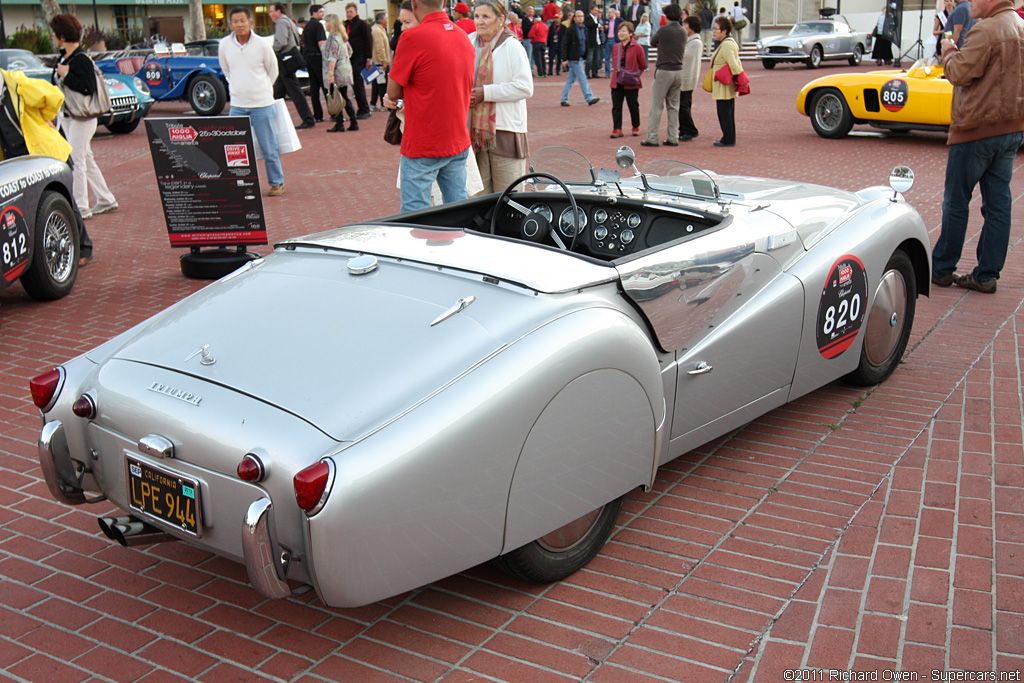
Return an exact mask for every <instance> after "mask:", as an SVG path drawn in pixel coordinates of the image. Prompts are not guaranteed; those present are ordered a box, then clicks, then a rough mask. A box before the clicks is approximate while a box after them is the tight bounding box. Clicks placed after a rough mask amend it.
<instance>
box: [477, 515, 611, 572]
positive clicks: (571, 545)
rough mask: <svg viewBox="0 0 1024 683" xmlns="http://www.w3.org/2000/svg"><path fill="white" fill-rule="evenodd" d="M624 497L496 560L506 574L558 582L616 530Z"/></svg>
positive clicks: (585, 560)
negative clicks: (616, 521) (616, 522)
mask: <svg viewBox="0 0 1024 683" xmlns="http://www.w3.org/2000/svg"><path fill="white" fill-rule="evenodd" d="M621 509H622V498H621V497H620V498H616V499H615V500H613V501H612V502H610V503H608V504H607V505H602V506H601V507H599V508H597V509H596V510H593V511H592V512H589V513H587V514H585V515H583V516H582V517H580V518H579V519H576V520H573V521H572V522H569V523H568V524H566V525H565V526H563V527H561V528H559V529H555V530H554V531H552V532H551V533H549V534H546V535H544V536H542V537H540V538H538V539H537V540H536V541H532V542H530V543H527V544H526V545H524V546H523V547H521V548H516V549H515V550H513V551H512V552H510V553H506V554H504V555H501V556H500V557H496V558H495V559H494V561H493V562H494V565H495V566H496V567H498V569H500V570H502V571H503V572H505V573H506V574H510V575H512V576H515V577H517V578H520V579H523V580H524V581H532V582H534V583H550V582H551V581H559V580H561V579H564V578H565V577H567V576H569V575H570V574H572V573H573V572H575V571H577V570H579V569H581V568H582V567H583V566H584V565H586V564H587V562H590V560H592V559H593V558H594V556H595V555H597V553H598V552H600V550H601V548H602V547H604V544H605V541H607V540H608V537H609V536H610V535H611V533H612V530H613V529H615V520H616V519H618V517H619V510H621Z"/></svg>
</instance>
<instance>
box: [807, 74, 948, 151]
mask: <svg viewBox="0 0 1024 683" xmlns="http://www.w3.org/2000/svg"><path fill="white" fill-rule="evenodd" d="M952 102H953V85H952V84H951V83H950V82H949V81H947V80H946V78H945V77H944V75H943V70H942V64H940V63H938V62H937V60H936V59H935V58H934V57H931V58H928V59H921V60H918V61H917V62H915V63H914V65H913V66H911V67H910V68H909V69H907V70H905V71H896V70H893V69H888V70H884V71H867V72H864V73H845V74H835V75H832V76H824V77H822V78H817V79H815V80H813V81H811V82H810V83H808V84H807V85H805V86H804V87H803V89H802V90H801V91H800V94H799V95H797V97H796V108H797V111H799V112H800V113H801V114H803V115H805V116H809V117H810V118H811V126H812V127H813V128H814V132H816V133H817V134H818V135H820V136H821V137H823V138H841V137H845V136H846V135H847V133H849V132H850V129H852V128H853V126H854V125H855V124H856V125H860V124H864V125H869V126H873V127H875V128H882V129H884V130H892V131H910V130H926V131H939V132H949V113H950V106H951V104H952Z"/></svg>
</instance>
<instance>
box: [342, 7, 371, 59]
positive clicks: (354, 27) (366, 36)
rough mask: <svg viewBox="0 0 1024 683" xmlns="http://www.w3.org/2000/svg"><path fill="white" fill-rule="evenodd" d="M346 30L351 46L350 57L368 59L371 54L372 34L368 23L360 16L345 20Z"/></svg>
mask: <svg viewBox="0 0 1024 683" xmlns="http://www.w3.org/2000/svg"><path fill="white" fill-rule="evenodd" d="M345 30H346V31H348V42H349V45H351V46H352V59H356V58H357V56H358V57H362V58H363V59H368V58H369V57H370V55H372V54H373V34H371V33H370V25H369V24H367V23H366V22H365V21H363V20H362V18H360V17H356V18H355V19H351V20H349V21H346V22H345Z"/></svg>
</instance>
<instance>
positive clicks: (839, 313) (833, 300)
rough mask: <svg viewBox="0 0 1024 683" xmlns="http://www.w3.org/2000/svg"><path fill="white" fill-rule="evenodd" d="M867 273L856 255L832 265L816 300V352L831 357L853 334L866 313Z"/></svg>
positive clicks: (853, 336) (849, 341)
mask: <svg viewBox="0 0 1024 683" xmlns="http://www.w3.org/2000/svg"><path fill="white" fill-rule="evenodd" d="M867 298H868V276H867V273H866V272H865V271H864V264H863V263H861V262H860V259H858V258H857V257H856V256H850V255H847V256H843V257H842V258H840V259H839V260H838V261H836V262H835V263H834V264H833V265H832V270H831V271H830V272H829V274H828V279H827V280H826V281H825V287H824V289H823V290H822V292H821V302H820V303H819V304H818V323H817V330H816V332H815V336H816V338H817V341H818V352H819V353H821V355H822V356H824V357H825V358H829V359H831V358H835V357H837V356H838V355H839V354H841V353H842V352H843V351H845V350H846V349H848V348H850V344H852V343H853V340H854V339H856V338H857V332H859V331H860V328H861V325H862V324H863V322H864V318H865V317H867V311H866V310H865V309H866V307H867Z"/></svg>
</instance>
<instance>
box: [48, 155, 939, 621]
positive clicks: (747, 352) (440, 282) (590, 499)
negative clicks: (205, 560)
mask: <svg viewBox="0 0 1024 683" xmlns="http://www.w3.org/2000/svg"><path fill="white" fill-rule="evenodd" d="M617 161H618V162H619V166H620V168H621V169H628V171H627V175H629V177H628V178H623V177H620V173H622V171H620V170H611V171H606V170H602V171H595V170H594V169H593V168H592V167H591V165H590V164H589V163H588V162H587V160H586V159H584V158H583V157H582V156H580V155H579V154H576V153H575V152H572V151H570V150H567V149H561V148H555V149H552V148H546V149H544V150H540V151H538V153H537V154H535V156H534V158H533V159H532V161H531V167H532V171H534V172H533V173H532V174H531V175H530V176H528V177H526V178H524V179H523V180H522V182H521V183H520V184H519V185H518V186H513V188H516V187H518V189H513V188H510V189H509V190H506V191H505V192H503V193H502V194H501V195H500V196H498V195H492V196H486V197H478V198H473V199H469V200H466V201H463V202H458V203H455V204H450V205H445V206H441V207H436V208H431V209H425V210H422V211H418V212H415V213H409V214H404V215H400V216H393V217H389V218H384V219H380V220H377V221H370V222H367V223H362V224H358V225H351V226H347V227H343V228H338V229H335V230H330V231H328V232H323V233H319V234H315V235H309V236H307V237H302V238H298V239H292V240H288V241H286V242H282V243H280V244H278V245H276V249H275V250H274V252H273V253H272V254H271V255H269V256H267V257H266V258H263V259H261V260H258V261H254V262H252V263H251V264H249V265H247V266H245V267H243V268H242V269H240V270H238V271H236V272H234V273H232V274H231V275H228V276H227V277H225V278H223V279H222V280H220V281H218V282H216V283H215V284H212V285H210V286H209V287H207V288H205V289H203V290H202V291H200V292H198V293H196V294H195V295H193V296H190V297H189V298H187V299H185V300H183V301H181V302H180V303H178V304H176V305H175V306H172V307H171V308H169V309H167V310H166V311H164V312H162V313H160V314H158V315H156V316H154V317H153V318H151V319H149V320H148V321H146V322H144V323H142V324H140V325H138V326H137V327H135V328H134V329H131V330H129V331H127V332H125V333H123V334H121V335H119V336H117V337H115V338H114V339H112V340H110V341H108V342H107V343H105V344H103V345H101V346H99V347H97V348H96V349H94V350H92V351H90V352H88V353H86V354H84V355H82V356H80V357H78V358H75V359H73V360H70V361H68V362H67V363H64V364H63V365H61V366H60V367H57V368H55V369H53V370H50V371H48V372H46V373H45V374H43V375H40V376H39V377H37V378H35V379H33V380H32V383H31V385H32V396H33V400H34V401H35V403H36V405H38V406H39V408H40V410H41V411H42V415H43V428H42V433H41V435H40V438H39V449H38V452H39V459H40V463H41V466H42V471H43V474H44V475H45V479H46V482H47V485H48V487H49V490H50V492H51V493H52V494H53V496H54V497H55V498H57V499H58V500H60V501H63V502H65V503H67V504H70V505H80V504H88V503H93V502H96V501H99V500H107V501H110V502H112V503H113V504H115V505H116V506H117V507H118V508H120V509H121V510H122V511H123V515H122V516H119V517H108V518H103V519H101V520H100V526H101V528H102V529H103V531H104V532H105V533H106V534H107V535H108V536H110V537H111V538H112V539H114V540H117V541H119V542H121V543H123V544H132V543H152V542H156V541H162V540H169V539H179V540H183V541H185V542H187V543H189V544H192V545H195V546H198V547H200V548H204V549H206V550H209V551H211V552H214V553H218V554H220V555H223V556H226V557H228V558H231V559H233V560H235V561H238V562H241V563H244V564H245V566H246V568H247V570H248V576H249V579H250V582H251V584H252V586H253V587H254V588H255V589H256V590H257V591H259V592H260V593H261V594H262V595H265V596H268V597H274V598H281V597H285V596H288V595H290V594H292V593H293V592H294V591H299V590H304V589H305V588H306V586H307V585H311V586H312V587H313V588H314V589H315V590H316V593H317V595H318V596H319V597H320V598H321V599H322V600H323V602H324V603H326V604H327V605H330V606H336V607H346V606H357V605H362V604H366V603H369V602H372V601H376V600H380V599H382V598H386V597H388V596H392V595H395V594H398V593H401V592H403V591H407V590H409V589H412V588H415V587H417V586H421V585H423V584H426V583H429V582H431V581H435V580H437V579H440V578H442V577H445V576H448V575H450V574H453V573H456V572H459V571H461V570H464V569H466V568H469V567H472V566H474V565H476V564H479V563H482V562H486V561H489V560H493V561H495V562H496V563H497V564H498V565H499V566H500V567H501V568H503V569H504V570H506V571H508V572H510V573H511V574H513V575H516V576H519V577H522V578H525V579H527V580H532V581H542V582H543V581H555V580H558V579H560V578H563V577H565V576H567V575H569V574H571V573H572V572H574V571H576V570H577V569H579V568H580V567H582V566H583V565H584V564H586V563H587V562H588V561H589V560H590V559H591V558H592V557H594V555H596V554H597V553H598V552H599V551H600V549H601V547H602V545H603V544H604V543H605V541H606V540H607V539H608V537H609V535H610V534H611V533H612V532H613V531H614V529H615V522H616V517H617V515H618V513H619V509H620V506H621V504H622V499H623V496H624V495H626V494H627V493H629V492H630V491H631V490H633V489H636V488H637V487H649V486H651V485H652V482H653V480H654V477H655V472H656V470H657V468H658V466H659V465H661V464H663V463H665V462H667V461H669V460H671V459H673V458H675V457H677V456H679V455H681V454H683V453H686V452H687V451H689V450H691V449H693V448H695V447H697V446H699V445H700V444H703V443H705V442H707V441H709V440H711V439H714V438H715V437H717V436H719V435H722V434H724V433H726V432H728V431H730V430H733V429H736V428H737V427H740V426H741V425H743V424H744V423H746V422H748V421H750V420H752V419H754V418H755V417H757V416H759V415H761V414H763V413H765V412H767V411H769V410H771V409H773V408H775V407H777V406H781V405H783V404H784V403H786V402H787V401H790V400H792V399H794V398H795V397H798V396H800V395H802V394H805V393H807V392H810V391H812V390H814V389H815V388H817V387H820V386H822V385H824V384H826V383H828V382H831V381H833V380H835V379H837V378H845V379H847V380H848V381H851V382H854V383H857V384H865V385H870V384H874V383H877V382H880V381H882V380H884V379H885V378H886V377H888V376H889V374H890V373H892V372H893V371H894V370H895V369H896V368H897V366H898V365H899V363H900V360H901V356H902V354H903V352H904V349H905V346H906V344H907V338H908V336H909V334H910V330H911V325H912V324H913V318H914V310H915V302H916V297H917V296H918V294H926V293H927V291H928V285H929V278H930V260H929V251H928V237H927V234H926V230H925V226H924V224H923V222H922V220H921V218H920V216H919V215H918V214H917V212H915V211H914V209H912V208H911V207H910V206H909V205H908V204H907V203H906V202H905V201H904V199H903V197H902V195H901V194H900V192H903V191H906V190H907V189H909V187H910V184H911V183H912V172H911V171H910V169H907V168H906V167H898V168H897V169H896V170H894V172H893V174H892V176H891V179H890V184H891V186H892V189H890V188H886V187H870V188H866V189H864V190H861V191H859V192H856V193H852V192H843V191H839V190H834V189H830V188H826V187H820V186H814V185H806V184H803V183H797V182H785V181H777V180H765V179H760V178H746V177H723V176H716V175H714V174H712V173H707V172H704V171H701V170H698V169H696V168H693V167H691V166H687V165H686V164H683V163H680V162H677V161H655V162H651V163H648V164H646V165H645V167H644V168H643V170H642V172H636V171H635V168H634V166H633V154H632V152H631V150H629V149H628V148H622V149H620V150H619V153H618V155H617ZM609 165H611V164H609ZM634 173H635V174H634ZM108 505H109V503H108Z"/></svg>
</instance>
